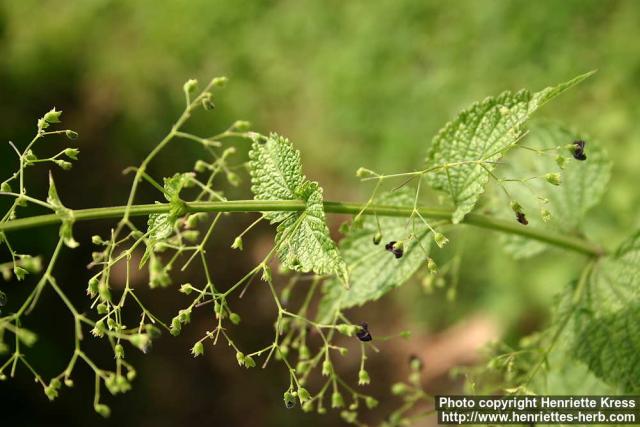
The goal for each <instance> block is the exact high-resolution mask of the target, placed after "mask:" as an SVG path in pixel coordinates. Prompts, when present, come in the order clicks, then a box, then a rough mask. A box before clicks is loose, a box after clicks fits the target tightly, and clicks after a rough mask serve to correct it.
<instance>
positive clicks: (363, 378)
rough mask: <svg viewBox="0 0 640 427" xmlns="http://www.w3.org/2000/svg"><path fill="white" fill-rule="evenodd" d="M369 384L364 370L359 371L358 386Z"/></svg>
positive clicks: (367, 374) (367, 375)
mask: <svg viewBox="0 0 640 427" xmlns="http://www.w3.org/2000/svg"><path fill="white" fill-rule="evenodd" d="M370 382H371V379H370V378H369V373H368V372H367V371H365V370H364V369H360V371H359V372H358V385H367V384H369V383H370Z"/></svg>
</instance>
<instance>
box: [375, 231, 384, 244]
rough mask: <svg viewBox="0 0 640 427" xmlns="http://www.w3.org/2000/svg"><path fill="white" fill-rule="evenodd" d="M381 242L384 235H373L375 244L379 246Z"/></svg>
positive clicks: (378, 233)
mask: <svg viewBox="0 0 640 427" xmlns="http://www.w3.org/2000/svg"><path fill="white" fill-rule="evenodd" d="M381 240H382V233H380V232H379V231H378V232H377V233H376V234H374V235H373V244H374V245H379V244H380V241H381Z"/></svg>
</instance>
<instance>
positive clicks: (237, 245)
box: [231, 236, 242, 250]
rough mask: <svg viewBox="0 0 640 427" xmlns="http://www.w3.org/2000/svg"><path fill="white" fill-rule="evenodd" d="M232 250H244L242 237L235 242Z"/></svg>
mask: <svg viewBox="0 0 640 427" xmlns="http://www.w3.org/2000/svg"><path fill="white" fill-rule="evenodd" d="M231 249H240V250H242V237H240V236H238V237H236V238H235V239H234V240H233V244H232V245H231Z"/></svg>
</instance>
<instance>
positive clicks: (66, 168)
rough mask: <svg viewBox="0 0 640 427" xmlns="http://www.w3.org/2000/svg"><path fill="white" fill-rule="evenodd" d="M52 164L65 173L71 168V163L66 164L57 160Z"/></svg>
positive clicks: (64, 161)
mask: <svg viewBox="0 0 640 427" xmlns="http://www.w3.org/2000/svg"><path fill="white" fill-rule="evenodd" d="M54 163H55V164H56V165H58V166H60V168H62V170H65V171H68V170H69V169H71V168H72V167H73V163H71V162H67V161H66V160H60V159H58V160H54Z"/></svg>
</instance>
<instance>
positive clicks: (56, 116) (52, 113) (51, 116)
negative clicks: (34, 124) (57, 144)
mask: <svg viewBox="0 0 640 427" xmlns="http://www.w3.org/2000/svg"><path fill="white" fill-rule="evenodd" d="M61 115H62V111H56V107H53V108H52V109H51V110H49V112H47V113H46V114H45V115H44V116H43V117H42V118H43V119H44V121H45V122H47V123H60V116H61Z"/></svg>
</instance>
